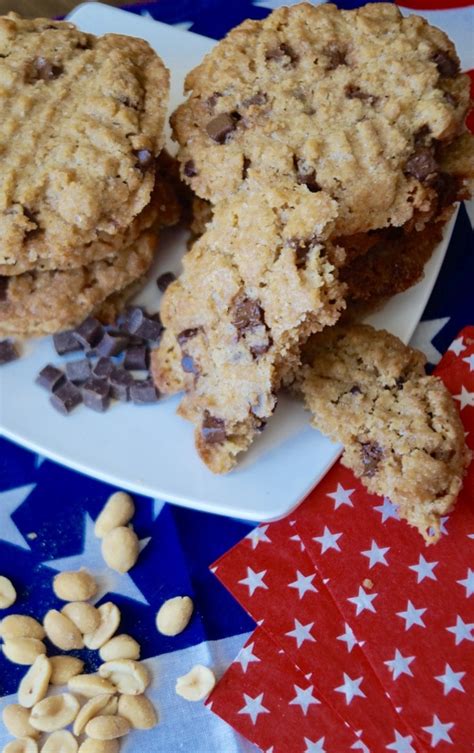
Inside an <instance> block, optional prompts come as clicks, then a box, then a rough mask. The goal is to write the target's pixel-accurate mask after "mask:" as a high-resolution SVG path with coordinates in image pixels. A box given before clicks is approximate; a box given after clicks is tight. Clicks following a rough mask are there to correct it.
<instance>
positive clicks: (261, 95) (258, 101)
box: [242, 92, 267, 107]
mask: <svg viewBox="0 0 474 753" xmlns="http://www.w3.org/2000/svg"><path fill="white" fill-rule="evenodd" d="M266 103H267V95H266V94H265V92H257V94H253V95H252V96H251V97H247V99H244V100H243V101H242V107H251V106H252V105H265V104H266Z"/></svg>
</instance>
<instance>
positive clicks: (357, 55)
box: [172, 3, 469, 235]
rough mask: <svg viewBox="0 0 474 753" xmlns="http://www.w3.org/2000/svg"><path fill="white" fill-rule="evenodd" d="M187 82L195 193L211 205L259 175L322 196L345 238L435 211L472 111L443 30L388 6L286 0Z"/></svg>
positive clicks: (178, 129)
mask: <svg viewBox="0 0 474 753" xmlns="http://www.w3.org/2000/svg"><path fill="white" fill-rule="evenodd" d="M186 88H187V90H188V91H189V93H190V94H189V98H188V100H187V101H186V102H185V103H183V104H182V105H181V106H180V107H179V108H178V109H177V110H176V112H175V113H174V115H173V118H172V124H173V128H174V134H175V137H176V139H177V141H178V142H179V145H180V149H179V154H178V156H179V160H180V162H181V165H182V174H183V177H184V179H185V180H186V181H187V182H188V183H189V184H190V185H191V186H192V188H193V189H194V191H195V192H196V193H197V194H198V195H199V196H200V197H202V198H203V199H209V200H210V201H212V202H213V203H216V202H218V201H220V200H221V199H222V198H224V197H229V196H231V195H233V194H234V193H235V191H236V190H238V188H239V186H241V185H242V184H243V183H245V182H246V181H248V180H249V179H252V178H256V177H259V178H260V179H261V181H262V185H267V184H269V183H273V182H275V181H279V182H280V183H281V184H282V185H284V186H285V187H286V188H287V189H290V188H291V187H292V186H304V187H305V190H306V191H307V192H308V194H314V195H315V194H316V193H317V192H318V191H320V190H323V191H325V192H327V193H328V194H329V195H331V196H332V197H333V198H334V199H335V200H336V201H337V202H338V204H339V207H340V211H339V216H338V218H337V222H336V232H337V233H338V234H340V235H348V234H352V233H357V232H366V231H367V230H370V229H375V228H382V227H386V226H392V225H393V226H400V225H403V224H405V223H406V222H407V221H409V220H410V219H411V218H413V217H416V216H417V215H418V214H419V213H422V214H423V216H426V215H427V214H429V213H430V211H431V210H432V208H433V207H434V208H435V209H436V205H437V202H438V182H437V179H438V175H439V173H440V171H441V167H440V163H441V162H442V160H443V153H444V148H445V146H446V145H447V144H449V143H450V142H452V141H453V140H455V139H456V138H457V137H458V136H459V135H460V134H461V133H462V132H463V130H464V119H465V115H466V112H467V109H468V106H469V80H468V78H467V77H466V76H463V75H462V74H460V72H459V60H458V58H457V55H456V52H455V49H454V46H453V45H452V43H451V42H450V40H449V39H448V37H447V36H446V35H445V34H444V33H443V32H441V31H440V30H439V29H436V28H434V27H432V26H430V25H429V24H428V23H426V21H424V20H423V19H421V18H419V17H417V16H414V15H410V16H407V17H403V16H402V15H401V13H400V11H399V10H398V8H397V7H396V6H395V5H394V4H388V3H371V4H368V5H366V6H364V7H361V8H358V9H356V10H352V11H345V10H338V9H337V8H336V6H334V5H331V4H322V5H318V6H317V7H314V6H312V5H310V4H301V5H293V6H291V7H288V8H287V7H285V8H279V9H278V10H275V11H274V12H273V13H271V14H270V15H269V16H268V17H267V18H266V19H264V20H262V21H250V20H249V21H245V22H244V23H243V24H241V25H240V26H238V27H237V28H235V29H233V30H232V31H231V32H230V33H229V34H228V35H227V37H226V38H225V39H224V40H222V41H221V42H219V43H218V44H217V45H216V46H215V47H214V48H213V50H212V51H211V52H210V53H209V54H208V55H207V56H206V57H205V58H204V60H203V62H202V63H201V64H200V65H199V66H198V67H197V68H195V69H194V70H193V71H191V73H189V75H188V77H187V80H186ZM420 134H423V140H422V143H420Z"/></svg>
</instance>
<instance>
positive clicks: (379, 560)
mask: <svg viewBox="0 0 474 753" xmlns="http://www.w3.org/2000/svg"><path fill="white" fill-rule="evenodd" d="M388 551H390V547H389V546H384V547H379V546H378V544H377V543H376V542H375V541H374V540H373V539H372V543H371V545H370V549H366V550H365V551H364V552H361V554H363V555H364V557H368V558H369V570H370V569H371V568H372V567H374V565H377V564H380V565H388V562H387V560H386V559H385V555H386V554H387V552H388Z"/></svg>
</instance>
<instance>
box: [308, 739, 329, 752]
mask: <svg viewBox="0 0 474 753" xmlns="http://www.w3.org/2000/svg"><path fill="white" fill-rule="evenodd" d="M325 739H326V738H325V737H320V738H319V740H315V741H314V742H313V741H312V740H310V739H309V737H305V739H304V742H305V745H306V750H305V751H304V753H326V748H325V747H324V740H325Z"/></svg>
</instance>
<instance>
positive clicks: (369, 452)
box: [361, 442, 383, 478]
mask: <svg viewBox="0 0 474 753" xmlns="http://www.w3.org/2000/svg"><path fill="white" fill-rule="evenodd" d="M361 452H362V463H363V465H364V476H368V477H369V478H371V477H372V476H374V475H375V473H376V472H377V467H378V465H379V463H380V461H381V460H382V458H383V449H382V447H380V445H379V444H378V443H377V442H362V443H361Z"/></svg>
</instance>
